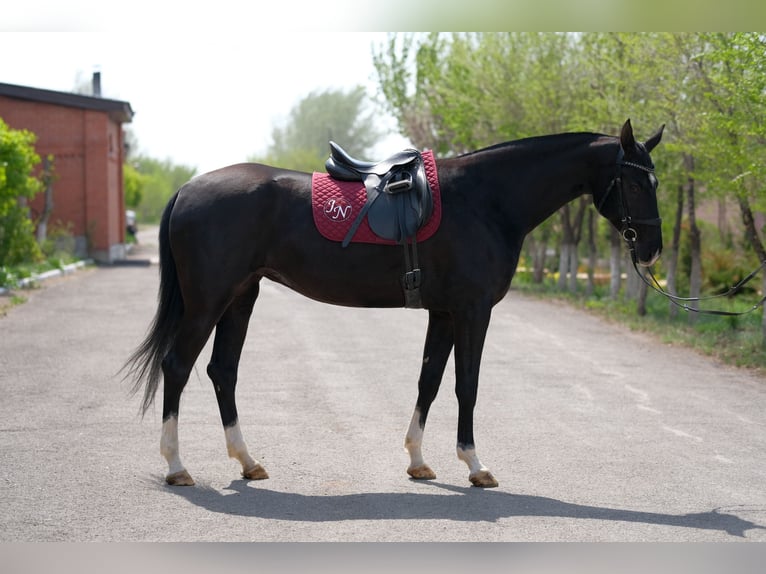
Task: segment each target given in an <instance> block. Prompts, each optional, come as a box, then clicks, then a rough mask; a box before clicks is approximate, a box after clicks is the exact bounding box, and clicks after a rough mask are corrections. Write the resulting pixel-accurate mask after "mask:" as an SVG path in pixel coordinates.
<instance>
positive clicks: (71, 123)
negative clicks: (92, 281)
mask: <svg viewBox="0 0 766 574" xmlns="http://www.w3.org/2000/svg"><path fill="white" fill-rule="evenodd" d="M93 87H94V94H96V96H83V95H79V94H74V93H68V92H56V91H51V90H42V89H37V88H30V87H27V86H16V85H12V84H3V83H0V118H2V119H3V120H4V121H5V123H6V124H8V126H9V127H11V128H13V129H26V130H29V131H31V132H33V133H34V134H36V135H37V143H36V145H35V149H36V151H37V153H38V155H40V157H41V158H44V157H47V156H49V155H52V156H53V158H54V181H53V213H52V214H51V216H50V219H49V224H48V226H49V229H50V227H51V226H56V225H63V226H70V229H71V232H72V233H73V234H74V237H75V245H76V250H77V253H78V255H80V256H85V255H87V256H90V257H92V258H94V259H95V260H97V261H100V262H107V263H111V262H113V261H115V260H117V259H122V258H124V257H125V197H124V190H123V177H122V165H123V161H124V159H125V142H124V134H123V130H122V124H123V123H129V122H130V121H131V120H132V118H133V110H132V109H131V107H130V104H129V103H128V102H123V101H119V100H109V99H105V98H101V97H98V95H99V94H100V78H99V76H98V74H94V81H93ZM43 195H44V194H42V193H40V194H39V195H38V196H37V197H36V198H35V199H34V200H33V201H32V202H30V207H31V209H32V213H33V214H39V213H41V212H42V210H43V202H44V197H43Z"/></svg>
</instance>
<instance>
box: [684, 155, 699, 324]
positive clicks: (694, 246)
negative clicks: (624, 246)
mask: <svg viewBox="0 0 766 574" xmlns="http://www.w3.org/2000/svg"><path fill="white" fill-rule="evenodd" d="M684 164H685V167H686V171H687V173H689V174H691V173H692V171H693V169H694V158H693V157H692V156H690V155H684ZM686 198H687V204H688V209H689V241H690V246H691V250H690V251H691V259H692V267H691V273H690V275H689V297H699V296H700V292H701V291H702V234H701V233H700V229H699V227H697V214H696V208H695V204H694V178H693V177H692V176H691V175H690V176H689V180H688V183H687V187H686ZM689 307H691V308H692V309H699V303H698V302H697V301H691V302H690V303H689ZM696 321H697V313H689V322H690V323H695V322H696Z"/></svg>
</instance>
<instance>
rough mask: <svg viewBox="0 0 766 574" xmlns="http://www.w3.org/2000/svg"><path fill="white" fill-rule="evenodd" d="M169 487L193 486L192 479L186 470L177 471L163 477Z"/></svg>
mask: <svg viewBox="0 0 766 574" xmlns="http://www.w3.org/2000/svg"><path fill="white" fill-rule="evenodd" d="M165 482H167V483H168V484H169V485H170V486H194V479H193V478H192V477H191V475H190V474H189V473H188V472H186V470H179V471H178V472H174V473H173V474H169V475H167V476H166V477H165Z"/></svg>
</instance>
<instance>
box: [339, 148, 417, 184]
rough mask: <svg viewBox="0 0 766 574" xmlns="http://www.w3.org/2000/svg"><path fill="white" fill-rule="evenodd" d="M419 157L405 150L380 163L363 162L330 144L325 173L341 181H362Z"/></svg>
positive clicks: (415, 153)
mask: <svg viewBox="0 0 766 574" xmlns="http://www.w3.org/2000/svg"><path fill="white" fill-rule="evenodd" d="M419 157H420V152H418V151H417V150H414V149H405V150H402V151H400V152H397V153H395V154H394V155H392V156H391V157H389V158H388V159H385V160H383V161H380V162H377V163H375V162H372V161H363V160H359V159H356V158H354V157H351V156H350V155H349V154H348V152H346V150H344V149H343V148H342V147H340V146H339V145H338V144H336V143H335V142H333V141H331V142H330V157H329V158H328V159H327V162H325V167H326V168H327V173H329V174H330V175H331V176H332V177H334V178H335V179H340V180H342V181H364V178H365V177H366V176H368V175H370V174H375V175H377V176H384V175H386V174H387V173H388V172H389V171H391V170H392V169H394V168H395V167H399V166H407V165H409V164H411V163H412V162H414V161H415V160H417V159H418V158H419Z"/></svg>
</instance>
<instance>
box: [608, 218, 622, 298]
mask: <svg viewBox="0 0 766 574" xmlns="http://www.w3.org/2000/svg"><path fill="white" fill-rule="evenodd" d="M609 245H610V247H609V297H610V298H611V299H617V296H618V295H619V294H620V287H621V286H622V265H621V262H622V237H620V232H619V231H617V230H616V229H615V228H614V227H612V226H611V225H610V226H609Z"/></svg>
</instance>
